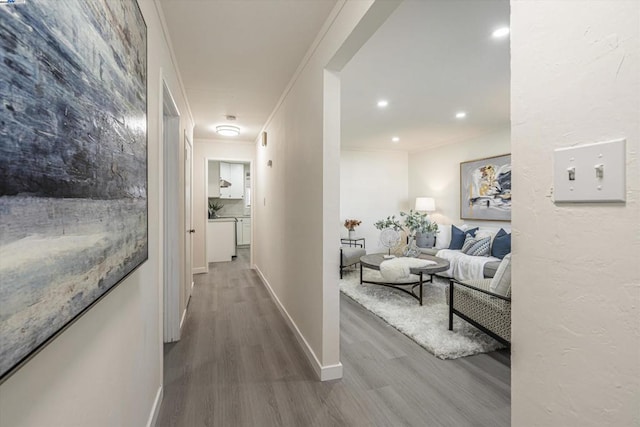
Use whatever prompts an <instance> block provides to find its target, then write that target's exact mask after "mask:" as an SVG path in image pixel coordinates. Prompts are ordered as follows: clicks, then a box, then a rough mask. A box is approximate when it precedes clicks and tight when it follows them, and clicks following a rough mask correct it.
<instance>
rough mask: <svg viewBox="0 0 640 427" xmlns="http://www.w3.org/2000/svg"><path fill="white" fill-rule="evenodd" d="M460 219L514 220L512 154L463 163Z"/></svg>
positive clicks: (461, 169)
mask: <svg viewBox="0 0 640 427" xmlns="http://www.w3.org/2000/svg"><path fill="white" fill-rule="evenodd" d="M460 218H461V219H474V220H488V221H511V154H505V155H502V156H496V157H489V158H486V159H479V160H471V161H468V162H462V163H460Z"/></svg>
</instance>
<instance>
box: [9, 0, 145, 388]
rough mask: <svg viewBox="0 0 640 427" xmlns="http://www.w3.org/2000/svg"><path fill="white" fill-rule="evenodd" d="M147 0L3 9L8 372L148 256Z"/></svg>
mask: <svg viewBox="0 0 640 427" xmlns="http://www.w3.org/2000/svg"><path fill="white" fill-rule="evenodd" d="M146 32H147V30H146V24H145V22H144V19H143V17H142V14H141V11H140V9H139V8H138V4H137V2H136V0H27V1H25V2H22V3H21V4H0V100H1V103H0V381H3V380H4V379H6V378H7V377H8V376H9V375H10V374H12V373H13V372H15V370H16V369H17V368H18V367H20V366H22V364H24V363H25V362H26V361H27V360H28V359H29V358H30V357H31V356H32V355H33V354H35V353H36V352H37V351H39V350H40V349H41V348H43V347H44V346H45V345H46V344H47V343H49V342H50V341H51V340H52V339H53V338H55V337H56V336H57V335H58V334H59V333H60V332H61V331H62V330H64V329H65V328H66V327H67V326H68V325H70V324H71V323H72V322H73V321H74V320H75V319H77V318H78V317H79V316H80V315H82V314H83V313H84V312H86V311H87V310H88V309H89V308H90V307H92V306H93V305H94V304H95V303H96V302H97V301H98V300H99V299H100V298H101V297H103V296H104V295H105V294H106V293H107V292H109V291H110V290H111V289H112V288H114V287H115V285H117V284H118V283H119V282H121V281H122V280H123V278H124V277H125V276H127V275H128V274H130V273H131V272H132V271H133V270H134V269H135V268H136V267H138V266H139V265H140V264H141V263H143V262H144V261H145V260H146V259H147V253H148V248H147V35H146Z"/></svg>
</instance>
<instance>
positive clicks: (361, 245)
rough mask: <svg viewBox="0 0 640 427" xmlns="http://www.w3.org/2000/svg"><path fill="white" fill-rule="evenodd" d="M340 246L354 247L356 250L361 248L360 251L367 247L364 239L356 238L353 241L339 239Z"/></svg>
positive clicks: (350, 239) (346, 238)
mask: <svg viewBox="0 0 640 427" xmlns="http://www.w3.org/2000/svg"><path fill="white" fill-rule="evenodd" d="M360 242H362V243H360ZM340 244H341V245H349V247H356V248H362V249H366V247H367V246H366V242H365V239H364V237H356V238H353V239H352V238H350V237H343V238H340Z"/></svg>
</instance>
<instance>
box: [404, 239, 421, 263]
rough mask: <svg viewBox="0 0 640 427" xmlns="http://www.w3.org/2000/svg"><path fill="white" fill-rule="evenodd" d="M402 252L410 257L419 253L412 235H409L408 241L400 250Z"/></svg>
mask: <svg viewBox="0 0 640 427" xmlns="http://www.w3.org/2000/svg"><path fill="white" fill-rule="evenodd" d="M402 254H403V255H404V256H406V257H412V258H415V257H417V256H418V255H420V249H418V247H417V246H416V241H415V240H414V238H413V237H409V242H408V243H407V246H406V247H405V248H404V251H403V252H402Z"/></svg>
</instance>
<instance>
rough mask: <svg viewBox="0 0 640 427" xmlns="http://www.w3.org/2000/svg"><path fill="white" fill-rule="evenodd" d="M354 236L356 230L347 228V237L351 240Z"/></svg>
mask: <svg viewBox="0 0 640 427" xmlns="http://www.w3.org/2000/svg"><path fill="white" fill-rule="evenodd" d="M355 238H356V230H354V229H351V230H349V239H351V240H353V239H355Z"/></svg>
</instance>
